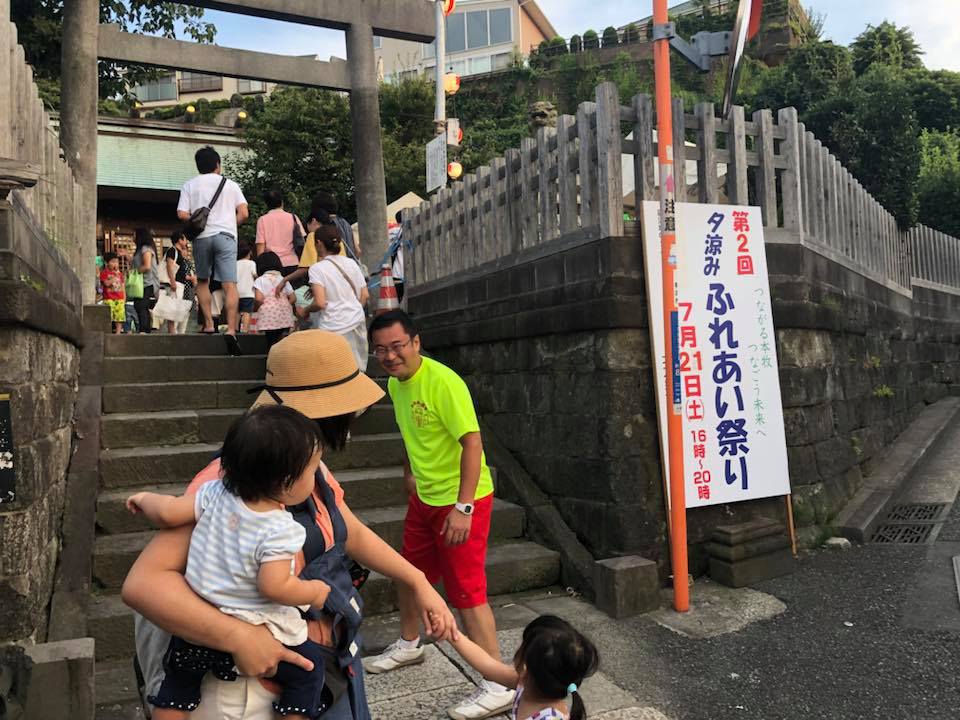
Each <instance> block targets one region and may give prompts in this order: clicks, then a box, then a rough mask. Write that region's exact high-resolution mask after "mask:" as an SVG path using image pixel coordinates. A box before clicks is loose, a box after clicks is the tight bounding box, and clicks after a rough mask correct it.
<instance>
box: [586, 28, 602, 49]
mask: <svg viewBox="0 0 960 720" xmlns="http://www.w3.org/2000/svg"><path fill="white" fill-rule="evenodd" d="M598 47H600V38H599V37H597V31H596V30H587V31H586V32H585V33H584V34H583V49H584V50H596V49H597V48H598Z"/></svg>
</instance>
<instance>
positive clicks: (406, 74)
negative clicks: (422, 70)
mask: <svg viewBox="0 0 960 720" xmlns="http://www.w3.org/2000/svg"><path fill="white" fill-rule="evenodd" d="M418 74H419V73H417V71H416V70H401V71H400V72H399V73H397V78H398V79H399V80H400V82H406V81H408V80H413V79H414V78H416V77H417V75H418Z"/></svg>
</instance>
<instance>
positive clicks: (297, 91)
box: [231, 88, 356, 220]
mask: <svg viewBox="0 0 960 720" xmlns="http://www.w3.org/2000/svg"><path fill="white" fill-rule="evenodd" d="M245 139H246V147H247V150H248V152H247V154H246V155H245V156H243V157H242V158H241V159H239V160H237V161H236V163H235V164H234V166H233V167H232V169H231V170H232V173H233V175H234V178H235V179H236V180H237V182H239V183H240V185H241V187H243V189H244V192H245V193H246V194H247V198H248V199H249V200H250V204H251V214H252V215H254V216H256V215H257V214H259V213H261V212H262V211H263V210H264V208H263V205H262V202H261V200H260V197H261V196H262V195H263V192H264V191H265V190H268V189H270V188H278V189H279V190H281V191H283V193H284V196H285V198H286V205H287V207H288V209H290V210H292V211H294V212H299V213H305V212H307V211H308V210H309V208H310V200H311V198H312V197H313V194H314V193H315V192H316V191H317V190H318V189H321V188H323V189H326V190H329V191H330V192H332V193H333V194H334V195H336V197H337V200H338V201H339V203H340V207H341V214H342V215H344V216H345V217H347V218H349V219H351V220H352V219H355V217H356V213H355V201H354V182H353V166H352V163H351V156H352V141H351V135H350V106H349V100H348V99H347V97H346V96H345V95H343V94H340V93H335V92H331V91H327V90H318V89H315V88H309V89H308V88H278V89H277V90H275V91H274V92H273V93H272V94H271V95H270V99H269V100H268V101H267V102H266V103H264V107H263V110H262V111H260V112H259V113H258V114H257V115H256V116H254V117H253V118H251V120H250V124H249V125H248V126H247V130H246V134H245Z"/></svg>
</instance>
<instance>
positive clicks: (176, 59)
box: [61, 0, 436, 302]
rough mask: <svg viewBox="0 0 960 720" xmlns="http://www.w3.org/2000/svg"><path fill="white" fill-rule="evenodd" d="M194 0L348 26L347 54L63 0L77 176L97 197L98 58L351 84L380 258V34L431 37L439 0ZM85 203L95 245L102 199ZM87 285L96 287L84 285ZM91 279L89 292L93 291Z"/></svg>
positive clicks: (363, 193)
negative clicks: (376, 42)
mask: <svg viewBox="0 0 960 720" xmlns="http://www.w3.org/2000/svg"><path fill="white" fill-rule="evenodd" d="M180 1H181V2H184V3H185V4H187V5H194V6H197V7H203V8H208V9H211V10H222V11H225V12H232V13H238V14H243V15H252V16H255V17H262V18H269V19H272V20H284V21H287V22H294V23H300V24H303V25H312V26H317V27H327V28H334V29H338V30H343V31H345V34H346V44H347V60H346V62H343V61H342V60H334V61H332V62H318V61H316V60H312V59H309V58H298V57H290V56H285V55H274V54H270V53H259V52H251V51H248V50H237V49H232V48H223V47H219V46H216V45H201V44H198V43H192V42H183V41H179V40H170V39H167V38H157V37H149V36H144V35H136V34H132V33H126V32H122V31H120V30H119V29H118V28H116V27H115V26H110V25H99V0H65V2H64V20H63V60H62V63H63V73H62V76H63V84H62V93H61V98H62V103H61V104H62V110H61V125H62V131H61V144H62V146H63V149H64V154H65V157H66V158H67V160H68V162H69V163H70V164H71V166H72V167H73V168H74V172H75V173H76V175H77V178H78V180H79V181H80V182H82V183H83V184H84V185H85V186H86V187H87V188H88V189H89V191H90V194H89V195H88V196H87V197H91V198H96V182H97V179H96V176H97V160H96V144H97V99H98V87H97V85H98V76H97V58H98V57H99V58H102V59H105V60H115V61H118V62H126V63H131V64H142V65H152V66H155V67H163V68H170V69H173V70H190V71H196V72H203V73H209V74H214V75H226V76H229V77H238V78H243V79H249V80H264V81H268V82H275V83H281V84H289V85H304V86H311V87H321V88H327V89H332V90H341V91H346V92H349V93H350V113H351V118H352V125H353V129H352V134H353V170H354V183H355V185H356V197H357V210H358V214H359V225H360V235H361V237H363V239H364V247H365V248H367V249H368V251H369V252H370V256H369V257H372V258H374V259H376V258H379V257H380V255H381V254H382V253H383V252H384V250H385V249H386V222H387V201H386V190H385V182H384V171H383V149H382V147H381V143H380V105H379V100H378V94H377V73H376V61H375V59H374V53H373V36H374V35H379V36H381V37H390V38H397V39H400V40H412V41H415V42H423V43H429V42H432V41H433V39H434V35H435V32H436V28H435V23H434V8H433V2H432V0H180ZM87 210H88V212H87V213H85V216H86V217H87V220H86V223H85V224H86V225H87V228H86V231H85V232H84V234H83V236H84V237H86V238H89V243H90V245H89V247H87V248H85V251H84V253H83V255H84V256H85V257H86V256H88V255H89V258H88V259H89V260H90V261H91V264H92V257H93V255H94V254H95V251H96V249H95V245H94V244H95V238H96V207H95V206H94V207H91V208H87ZM88 285H89V294H88V290H87V286H88ZM92 287H93V286H92V283H86V282H85V283H84V291H85V296H84V302H88V301H92Z"/></svg>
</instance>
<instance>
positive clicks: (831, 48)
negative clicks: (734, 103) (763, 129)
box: [741, 42, 854, 114]
mask: <svg viewBox="0 0 960 720" xmlns="http://www.w3.org/2000/svg"><path fill="white" fill-rule="evenodd" d="M758 75H759V77H758V78H757V79H756V81H755V89H754V90H753V92H752V93H749V94H748V92H747V90H748V89H747V88H744V92H742V93H741V96H742V97H743V98H744V101H745V103H746V104H747V105H749V106H750V108H751V109H753V110H759V109H761V108H771V109H773V110H776V109H779V108H783V107H795V108H797V111H798V112H800V113H801V114H803V112H804V111H805V110H807V109H808V108H810V107H812V106H813V105H814V103H816V102H818V101H820V100H822V99H823V98H826V97H830V96H832V95H834V94H835V93H837V92H838V88H839V87H840V86H841V85H843V84H844V83H847V82H849V81H850V80H852V79H853V77H854V72H853V59H852V57H851V55H850V51H849V50H847V49H846V48H845V47H842V46H840V45H834V44H833V43H831V42H812V43H808V44H806V45H801V46H800V47H798V48H796V49H795V50H792V51H791V52H790V53H789V54H788V55H787V58H786V60H785V61H784V63H783V64H782V65H779V66H778V67H776V68H772V69H770V70H768V71H766V72H761V73H758Z"/></svg>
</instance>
